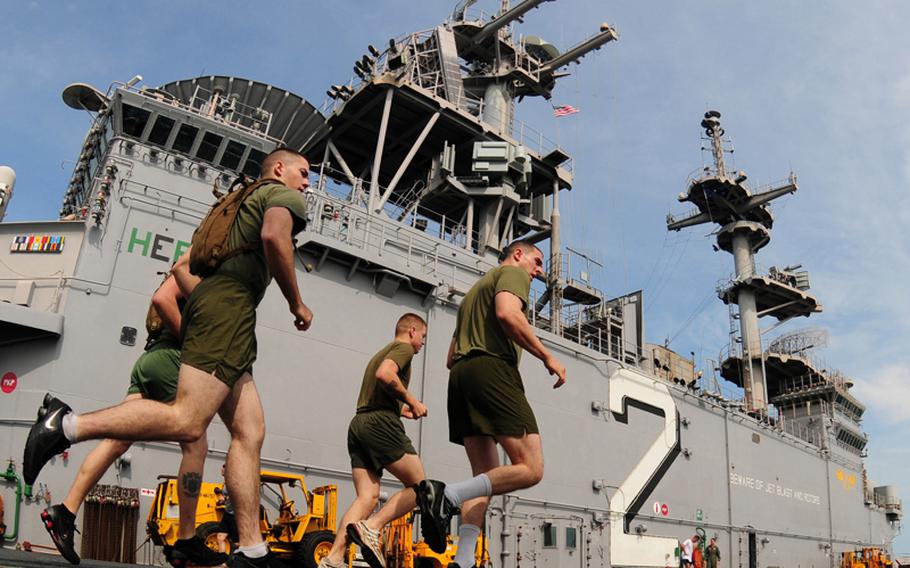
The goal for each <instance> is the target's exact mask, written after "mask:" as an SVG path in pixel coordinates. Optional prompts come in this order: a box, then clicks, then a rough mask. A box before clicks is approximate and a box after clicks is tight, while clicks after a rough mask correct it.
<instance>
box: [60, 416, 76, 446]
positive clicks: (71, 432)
mask: <svg viewBox="0 0 910 568" xmlns="http://www.w3.org/2000/svg"><path fill="white" fill-rule="evenodd" d="M61 424H62V425H63V435H64V436H66V439H67V440H69V441H70V442H75V441H76V415H75V414H74V413H72V412H68V413H66V414H64V415H63V420H62V421H61Z"/></svg>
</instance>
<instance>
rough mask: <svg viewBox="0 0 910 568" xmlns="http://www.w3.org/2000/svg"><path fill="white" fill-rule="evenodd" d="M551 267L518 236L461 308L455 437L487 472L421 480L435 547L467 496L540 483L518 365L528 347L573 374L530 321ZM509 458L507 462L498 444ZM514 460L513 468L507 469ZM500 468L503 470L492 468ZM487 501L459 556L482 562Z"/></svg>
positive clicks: (470, 518)
mask: <svg viewBox="0 0 910 568" xmlns="http://www.w3.org/2000/svg"><path fill="white" fill-rule="evenodd" d="M542 275H543V253H541V251H540V249H538V248H537V247H536V246H535V245H534V244H532V243H529V242H526V241H516V242H514V243H512V244H510V245H509V246H508V247H507V248H506V250H505V251H504V254H503V260H502V262H500V265H499V266H498V267H496V268H494V269H492V270H490V271H489V272H487V274H485V275H484V276H483V277H482V278H481V279H480V280H478V281H477V283H476V284H474V286H473V287H472V288H471V290H470V291H469V292H468V293H467V294H466V295H465V297H464V299H463V300H462V302H461V305H460V306H459V308H458V315H457V318H456V320H455V334H454V335H453V336H452V342H451V344H450V346H449V354H448V359H447V361H446V366H447V367H449V369H450V370H451V372H450V374H449V392H448V414H449V440H450V441H451V442H453V443H456V444H461V445H463V446H464V447H465V451H466V453H467V456H468V460H469V461H470V462H471V468H472V470H473V471H475V472H483V473H480V474H478V475H476V476H474V477H473V478H471V479H467V480H464V481H461V482H458V483H455V484H452V485H449V486H446V485H445V484H444V483H442V482H440V481H435V480H427V481H425V482H423V483H421V484H420V486H418V503H419V504H420V512H421V527H422V528H423V536H424V538H425V539H426V542H427V544H428V545H429V547H430V548H431V549H433V550H434V551H436V552H442V551H444V550H445V547H446V537H447V536H448V530H449V521H450V520H451V515H452V514H453V513H452V512H453V511H455V510H456V509H457V508H458V507H460V506H461V505H462V503H464V502H465V501H468V500H471V499H476V498H480V497H489V496H490V495H501V494H503V493H508V492H511V491H515V490H518V489H526V488H528V487H533V486H534V485H537V483H539V482H540V480H541V478H542V477H543V450H542V446H541V441H540V433H539V430H538V427H537V420H536V418H535V417H534V412H533V410H531V405H530V404H529V403H528V399H527V397H526V396H525V389H524V383H523V382H522V379H521V375H520V374H519V372H518V361H519V358H520V357H521V352H522V350H523V349H524V350H526V351H528V352H529V353H531V354H532V355H534V356H535V357H537V358H538V359H540V360H541V361H543V363H544V366H545V367H546V369H547V371H549V372H550V374H551V375H555V376H556V377H557V380H556V383H555V384H554V385H553V387H554V388H557V387H560V386H562V385H563V383H565V380H566V378H565V377H566V369H565V367H564V366H563V365H562V363H561V362H560V361H559V360H558V359H557V358H556V357H554V356H553V354H552V353H550V351H549V350H548V349H547V348H546V347H544V345H543V343H541V341H540V339H538V338H537V335H536V334H535V333H534V328H533V327H532V326H531V324H530V322H529V321H528V318H527V314H526V310H527V308H528V292H529V289H530V287H531V280H532V279H533V278H534V277H536V276H542ZM497 443H499V444H502V446H503V449H504V450H505V451H506V454H507V455H508V456H509V462H510V463H509V465H506V466H501V465H499V460H498V458H496V459H493V460H491V459H490V457H489V456H498V452H497V450H496V444H497ZM500 468H508V470H500ZM492 471H499V472H500V473H501V475H487V472H492ZM487 503H488V501H484V502H482V503H480V504H479V505H476V506H475V505H473V504H472V505H471V506H470V507H468V508H467V510H465V511H463V512H462V517H461V526H460V527H459V529H458V553H457V554H456V556H455V561H454V563H453V564H455V565H457V566H459V567H461V568H464V567H466V566H472V565H473V564H474V557H473V552H472V551H473V550H474V547H475V545H476V543H477V537H478V535H479V534H480V526H481V525H482V523H483V519H484V515H485V514H486V505H487Z"/></svg>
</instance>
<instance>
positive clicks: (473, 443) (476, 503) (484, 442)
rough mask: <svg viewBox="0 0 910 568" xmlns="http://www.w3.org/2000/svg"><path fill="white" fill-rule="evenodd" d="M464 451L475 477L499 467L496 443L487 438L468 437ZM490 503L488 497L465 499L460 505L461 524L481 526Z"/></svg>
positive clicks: (465, 440)
mask: <svg viewBox="0 0 910 568" xmlns="http://www.w3.org/2000/svg"><path fill="white" fill-rule="evenodd" d="M464 451H465V453H466V454H467V456H468V461H469V462H470V464H471V473H473V474H474V475H475V476H476V475H480V474H481V473H487V474H488V473H489V472H490V471H492V470H493V469H495V468H497V467H500V462H499V452H498V451H497V450H496V441H495V440H494V439H493V438H490V437H489V436H470V437H467V438H465V439H464ZM489 503H490V498H489V497H486V496H484V497H475V498H474V499H467V500H465V501H464V502H463V503H462V504H461V522H462V523H469V524H472V525H476V526H478V527H479V526H481V525H482V524H483V517H484V514H486V511H487V505H488V504H489Z"/></svg>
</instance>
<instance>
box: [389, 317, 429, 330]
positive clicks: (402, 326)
mask: <svg viewBox="0 0 910 568" xmlns="http://www.w3.org/2000/svg"><path fill="white" fill-rule="evenodd" d="M426 326H427V322H426V321H424V319H423V318H422V317H420V316H418V315H417V314H414V313H407V314H404V315H403V316H401V317H400V318H398V323H396V324H395V335H401V334H403V333H407V332H408V330H409V329H411V328H412V327H414V328H417V329H423V328H425V327H426Z"/></svg>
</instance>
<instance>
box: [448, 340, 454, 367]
mask: <svg viewBox="0 0 910 568" xmlns="http://www.w3.org/2000/svg"><path fill="white" fill-rule="evenodd" d="M454 364H455V336H454V335H453V336H452V342H451V343H449V354H448V355H446V369H451V368H452V365H454Z"/></svg>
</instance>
